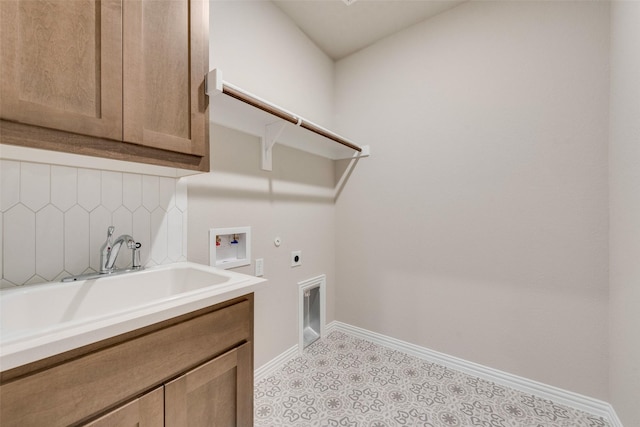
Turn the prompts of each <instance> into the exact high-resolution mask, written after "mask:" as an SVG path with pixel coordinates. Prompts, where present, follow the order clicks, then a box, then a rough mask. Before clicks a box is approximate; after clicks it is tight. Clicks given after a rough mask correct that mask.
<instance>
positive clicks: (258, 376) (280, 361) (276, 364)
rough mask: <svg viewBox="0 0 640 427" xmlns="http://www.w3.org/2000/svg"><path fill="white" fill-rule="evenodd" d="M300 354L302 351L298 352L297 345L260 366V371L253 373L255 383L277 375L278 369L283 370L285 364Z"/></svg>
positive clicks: (256, 370)
mask: <svg viewBox="0 0 640 427" xmlns="http://www.w3.org/2000/svg"><path fill="white" fill-rule="evenodd" d="M299 354H300V351H299V350H298V345H297V344H296V345H294V346H293V347H291V348H289V349H288V350H285V351H284V352H283V353H281V354H279V355H278V356H276V357H275V358H274V359H271V360H270V361H269V362H267V363H265V364H264V365H262V366H260V367H259V368H258V369H255V370H254V371H253V381H254V382H256V383H257V382H258V381H261V380H263V379H265V378H266V377H268V376H269V375H271V374H273V373H275V372H276V371H277V370H278V369H280V368H282V366H284V364H285V363H287V362H288V361H289V360H291V359H293V358H294V357H296V356H298V355H299Z"/></svg>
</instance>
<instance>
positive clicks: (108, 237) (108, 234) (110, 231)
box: [107, 225, 116, 243]
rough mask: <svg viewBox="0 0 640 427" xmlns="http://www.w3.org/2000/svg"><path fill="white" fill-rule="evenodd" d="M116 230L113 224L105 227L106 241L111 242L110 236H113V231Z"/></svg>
mask: <svg viewBox="0 0 640 427" xmlns="http://www.w3.org/2000/svg"><path fill="white" fill-rule="evenodd" d="M114 231H116V228H115V227H114V226H113V225H110V226H109V228H107V242H109V243H111V237H112V236H113V232H114Z"/></svg>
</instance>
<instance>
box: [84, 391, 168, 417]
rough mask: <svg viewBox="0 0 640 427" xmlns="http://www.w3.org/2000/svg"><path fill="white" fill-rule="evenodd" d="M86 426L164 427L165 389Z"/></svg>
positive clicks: (143, 397) (152, 392)
mask: <svg viewBox="0 0 640 427" xmlns="http://www.w3.org/2000/svg"><path fill="white" fill-rule="evenodd" d="M85 425H86V426H88V427H120V426H138V427H164V389H163V388H162V387H160V388H157V389H155V390H153V391H151V392H149V393H147V394H145V395H143V396H142V397H139V398H138V399H136V400H134V401H132V402H129V403H127V404H126V405H124V406H121V407H120V408H117V409H115V410H113V411H111V412H109V413H108V414H106V415H104V416H102V417H100V418H98V419H97V420H95V421H92V422H90V423H89V424H85Z"/></svg>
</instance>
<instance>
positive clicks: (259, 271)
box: [256, 258, 264, 277]
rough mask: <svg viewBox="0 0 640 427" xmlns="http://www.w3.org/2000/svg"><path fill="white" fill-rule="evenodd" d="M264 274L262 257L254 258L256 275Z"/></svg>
mask: <svg viewBox="0 0 640 427" xmlns="http://www.w3.org/2000/svg"><path fill="white" fill-rule="evenodd" d="M262 276H264V258H258V259H256V277H262Z"/></svg>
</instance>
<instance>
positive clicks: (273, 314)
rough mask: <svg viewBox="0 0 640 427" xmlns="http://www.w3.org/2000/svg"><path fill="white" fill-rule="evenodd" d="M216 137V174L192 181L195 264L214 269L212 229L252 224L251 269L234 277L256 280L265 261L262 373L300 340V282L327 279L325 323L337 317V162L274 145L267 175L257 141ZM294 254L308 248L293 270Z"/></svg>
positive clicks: (226, 134)
mask: <svg viewBox="0 0 640 427" xmlns="http://www.w3.org/2000/svg"><path fill="white" fill-rule="evenodd" d="M211 135H212V141H211V153H212V162H211V173H208V174H204V175H196V176H192V177H189V178H186V180H187V182H188V187H189V231H188V233H189V239H188V241H189V260H190V261H194V262H199V263H202V264H208V263H209V229H211V228H218V227H237V226H251V232H252V249H251V250H252V265H251V266H248V267H240V268H237V269H236V270H235V271H239V272H241V273H246V274H254V272H255V271H254V268H255V264H254V262H253V260H255V259H256V258H263V259H264V277H265V278H267V279H268V280H269V282H268V284H267V285H266V288H264V289H262V290H259V291H258V292H256V294H255V367H256V368H257V367H260V366H262V365H264V364H265V363H267V362H269V361H270V360H271V359H273V358H275V357H276V356H278V355H279V354H281V353H282V352H284V351H285V350H288V349H289V348H291V346H293V345H296V344H297V342H298V305H297V304H298V285H297V284H298V282H301V281H303V280H306V279H310V278H312V277H316V276H318V275H320V274H326V275H327V286H326V292H327V321H328V322H329V321H332V320H334V318H335V317H334V310H333V307H334V292H335V272H334V269H335V258H334V246H335V241H334V230H335V206H334V202H333V197H334V164H333V162H332V161H331V160H328V159H323V158H320V157H317V156H314V155H310V154H307V153H303V152H300V151H297V150H293V149H291V148H288V147H283V146H280V145H276V146H275V149H274V168H273V172H265V171H262V170H261V169H260V166H259V165H260V144H259V142H258V139H257V138H255V137H253V136H249V135H247V134H243V133H241V132H238V131H234V130H231V129H227V128H224V127H220V126H213V128H212V132H211ZM183 179H185V178H183ZM276 236H277V237H280V238H281V240H282V243H281V246H280V247H276V246H275V245H274V238H275V237H276ZM294 250H302V257H303V264H302V266H299V267H295V268H292V267H291V266H290V262H291V258H290V256H291V251H294Z"/></svg>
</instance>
